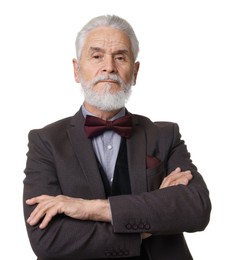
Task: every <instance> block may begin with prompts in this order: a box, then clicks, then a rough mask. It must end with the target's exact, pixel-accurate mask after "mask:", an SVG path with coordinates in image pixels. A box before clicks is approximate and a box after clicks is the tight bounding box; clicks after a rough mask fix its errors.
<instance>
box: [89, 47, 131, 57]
mask: <svg viewBox="0 0 232 260" xmlns="http://www.w3.org/2000/svg"><path fill="white" fill-rule="evenodd" d="M89 52H90V53H92V52H102V53H105V50H104V49H102V48H99V47H90V49H89ZM116 54H126V55H128V54H129V51H128V50H126V49H122V50H117V51H115V52H113V55H116Z"/></svg>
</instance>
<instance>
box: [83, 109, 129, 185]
mask: <svg viewBox="0 0 232 260" xmlns="http://www.w3.org/2000/svg"><path fill="white" fill-rule="evenodd" d="M82 113H83V115H84V117H86V115H91V116H96V115H93V114H91V113H90V112H89V111H88V110H87V109H86V108H85V106H84V105H82ZM125 114H126V109H125V108H122V109H121V110H120V111H119V112H118V113H117V114H116V115H115V116H114V117H112V118H111V119H109V120H110V121H113V120H115V119H118V118H120V117H122V116H124V115H125ZM92 144H93V149H94V152H95V154H96V156H97V158H98V160H99V162H100V163H101V165H102V167H103V169H104V172H105V174H106V176H107V178H108V181H109V183H110V185H112V182H113V178H114V168H115V164H116V160H117V157H118V152H119V148H120V144H121V136H120V135H119V134H117V133H115V132H114V131H105V132H104V133H103V134H102V135H99V136H97V137H94V138H92Z"/></svg>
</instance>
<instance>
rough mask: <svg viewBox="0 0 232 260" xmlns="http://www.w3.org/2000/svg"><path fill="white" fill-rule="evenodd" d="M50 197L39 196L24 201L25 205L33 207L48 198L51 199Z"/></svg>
mask: <svg viewBox="0 0 232 260" xmlns="http://www.w3.org/2000/svg"><path fill="white" fill-rule="evenodd" d="M51 197H52V196H48V195H41V196H37V197H33V198H30V199H27V200H26V204H27V205H34V204H36V203H40V202H42V201H44V200H47V199H49V198H51Z"/></svg>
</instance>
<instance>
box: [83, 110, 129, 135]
mask: <svg viewBox="0 0 232 260" xmlns="http://www.w3.org/2000/svg"><path fill="white" fill-rule="evenodd" d="M132 125H133V124H132V117H131V115H126V116H123V117H120V118H118V119H116V120H113V121H105V120H103V119H101V118H98V117H95V116H89V115H87V116H86V119H85V132H86V134H87V136H88V137H89V138H92V137H95V136H98V135H100V134H102V133H103V132H104V131H107V130H113V131H115V132H116V133H118V134H119V135H121V136H122V137H125V138H130V136H131V133H132Z"/></svg>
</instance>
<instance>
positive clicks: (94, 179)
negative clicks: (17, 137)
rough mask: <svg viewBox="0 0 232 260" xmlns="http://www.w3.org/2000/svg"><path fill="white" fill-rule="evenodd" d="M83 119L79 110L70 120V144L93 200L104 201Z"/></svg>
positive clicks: (101, 185) (100, 180)
mask: <svg viewBox="0 0 232 260" xmlns="http://www.w3.org/2000/svg"><path fill="white" fill-rule="evenodd" d="M83 126H84V117H83V115H82V112H81V110H79V111H78V112H77V114H76V115H75V116H74V117H73V118H72V121H71V124H70V126H69V127H68V129H67V132H68V136H69V139H70V142H71V144H72V146H73V149H74V151H75V154H76V157H77V160H78V162H79V165H80V166H81V168H82V170H83V173H84V175H85V177H86V178H87V181H88V183H89V185H90V187H91V190H92V195H93V198H99V199H104V198H105V191H104V186H103V183H102V179H101V175H100V173H99V169H98V165H97V161H96V157H95V154H94V151H93V148H92V142H91V139H88V138H87V136H86V134H85V132H84V127H83Z"/></svg>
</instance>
